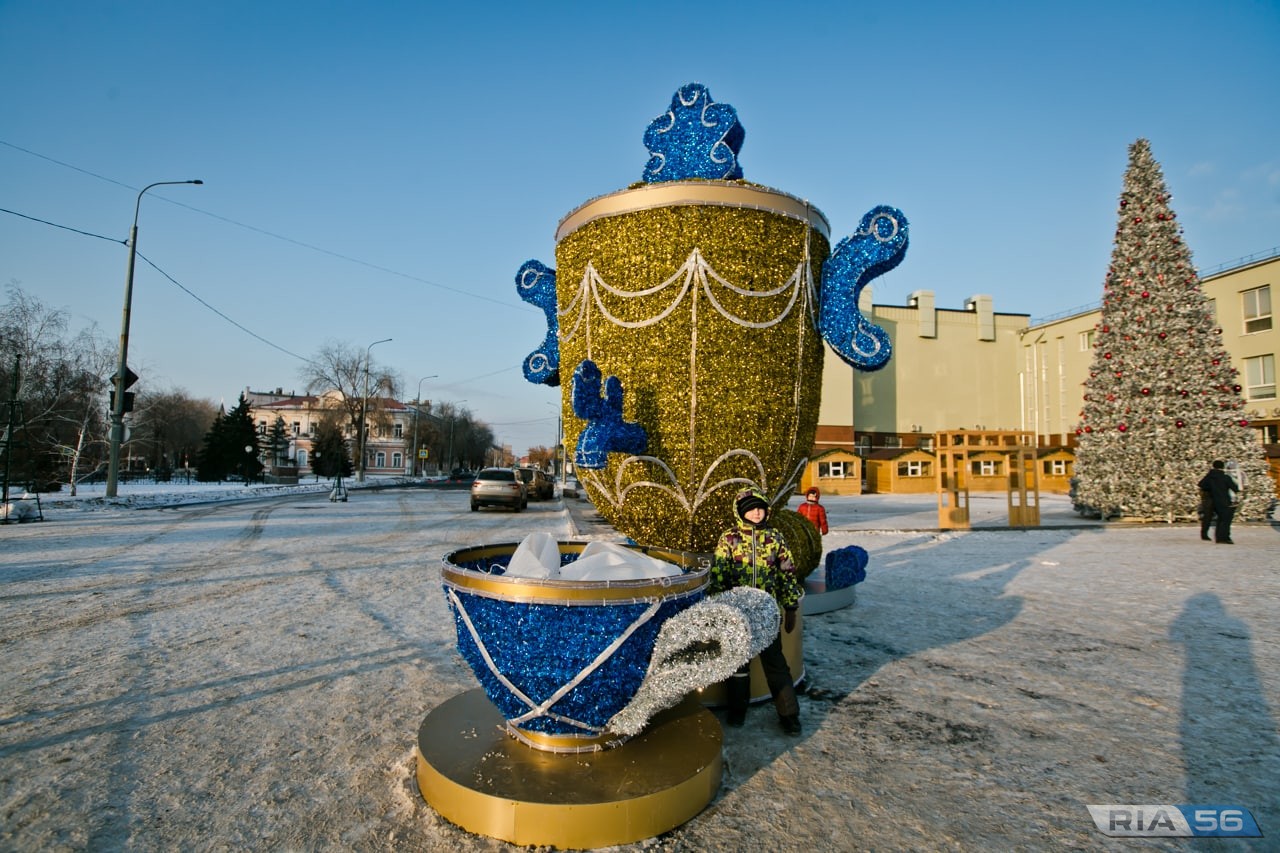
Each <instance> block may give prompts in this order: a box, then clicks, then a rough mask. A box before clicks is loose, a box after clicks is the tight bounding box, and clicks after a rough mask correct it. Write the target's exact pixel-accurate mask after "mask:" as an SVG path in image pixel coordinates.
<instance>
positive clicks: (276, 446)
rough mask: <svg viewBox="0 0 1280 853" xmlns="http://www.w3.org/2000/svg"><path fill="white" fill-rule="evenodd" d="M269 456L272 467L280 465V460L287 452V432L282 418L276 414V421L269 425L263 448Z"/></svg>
mask: <svg viewBox="0 0 1280 853" xmlns="http://www.w3.org/2000/svg"><path fill="white" fill-rule="evenodd" d="M263 449H264V450H266V451H267V453H268V454H269V455H270V456H271V464H272V466H274V467H277V468H278V467H280V465H282V464H283V462H282V460H283V459H284V458H285V455H286V454H287V453H288V452H289V434H288V432H287V430H286V429H285V426H284V418H282V417H280V416H279V415H276V421H275V423H273V424H272V425H271V431H270V432H269V433H267V441H266V445H265V447H264V448H263Z"/></svg>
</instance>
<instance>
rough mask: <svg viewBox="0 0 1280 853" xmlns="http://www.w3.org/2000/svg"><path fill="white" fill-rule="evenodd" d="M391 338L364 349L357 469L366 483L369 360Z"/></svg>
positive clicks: (357, 479)
mask: <svg viewBox="0 0 1280 853" xmlns="http://www.w3.org/2000/svg"><path fill="white" fill-rule="evenodd" d="M389 340H391V338H383V339H382V340H380V341H374V342H373V343H371V344H369V346H367V347H365V349H364V397H363V398H362V399H361V400H360V436H359V439H360V467H359V468H358V469H356V481H357V482H360V483H363V482H364V432H365V419H366V418H367V417H368V416H369V358H370V351H371V350H372V349H373V348H374V347H376V346H377V345H378V344H385V343H386V342H387V341H389Z"/></svg>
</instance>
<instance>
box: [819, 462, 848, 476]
mask: <svg viewBox="0 0 1280 853" xmlns="http://www.w3.org/2000/svg"><path fill="white" fill-rule="evenodd" d="M844 466H845V463H844V462H843V461H840V462H819V463H818V476H819V477H821V478H824V479H826V478H828V477H844V476H847V475H846V474H845V470H844Z"/></svg>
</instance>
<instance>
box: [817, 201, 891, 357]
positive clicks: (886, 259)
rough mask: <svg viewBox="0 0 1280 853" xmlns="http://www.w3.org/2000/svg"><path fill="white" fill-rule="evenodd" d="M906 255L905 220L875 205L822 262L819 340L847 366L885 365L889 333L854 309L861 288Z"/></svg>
mask: <svg viewBox="0 0 1280 853" xmlns="http://www.w3.org/2000/svg"><path fill="white" fill-rule="evenodd" d="M906 253H907V218H906V217H905V216H903V215H902V211H900V210H898V209H897V208H894V207H888V206H886V205H880V206H879V207H874V208H872V209H871V210H870V211H868V213H867V215H866V216H864V217H862V222H861V223H860V224H859V226H858V230H857V231H856V232H854V233H853V234H851V235H850V236H848V237H845V238H844V239H843V240H841V241H840V242H839V243H837V244H836V247H835V249H834V250H833V251H832V252H831V257H829V258H827V260H826V261H824V262H823V264H822V314H821V317H820V319H819V331H821V332H822V337H823V339H825V340H826V342H827V343H828V344H830V345H831V348H832V349H833V350H835V351H836V353H837V354H838V355H839V356H840V357H841V358H842V359H844V360H845V362H846V363H848V364H849V365H850V366H852V367H855V368H857V369H858V370H866V371H871V370H879V369H880V368H882V367H884V366H885V365H886V364H888V363H889V357H890V356H891V355H892V354H893V346H892V344H891V343H890V341H889V334H888V333H887V332H885V330H884V329H882V328H880V327H879V326H877V325H875V324H873V323H871V322H869V321H868V320H867V318H866V317H864V316H863V315H862V311H861V310H860V309H859V308H858V296H859V295H860V294H861V293H862V288H864V287H866V285H867V283H868V282H870V281H871V280H872V279H873V278H876V277H877V276H879V275H882V274H884V273H886V272H888V271H889V270H891V269H893V268H894V267H896V266H897V265H898V264H899V263H901V262H902V258H903V256H904V255H906Z"/></svg>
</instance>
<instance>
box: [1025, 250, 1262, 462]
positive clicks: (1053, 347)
mask: <svg viewBox="0 0 1280 853" xmlns="http://www.w3.org/2000/svg"><path fill="white" fill-rule="evenodd" d="M1201 285H1202V287H1203V288H1204V294H1205V297H1206V298H1207V299H1208V300H1209V302H1210V310H1211V311H1212V312H1213V315H1214V317H1215V318H1216V319H1217V322H1218V326H1219V328H1221V329H1222V343H1223V346H1225V347H1226V350H1227V353H1228V354H1229V355H1230V356H1231V365H1232V366H1233V367H1234V368H1235V369H1236V370H1237V372H1238V374H1239V375H1238V376H1237V377H1236V381H1237V383H1238V384H1239V385H1240V386H1241V395H1242V396H1243V397H1244V401H1245V412H1246V416H1247V417H1248V418H1249V421H1250V423H1251V424H1252V426H1253V427H1254V429H1256V430H1257V432H1258V440H1259V442H1261V443H1263V444H1276V443H1277V442H1280V398H1277V396H1276V361H1277V358H1280V329H1277V327H1276V323H1275V319H1274V316H1273V314H1272V309H1271V302H1272V298H1273V296H1274V293H1275V288H1276V286H1277V285H1280V253H1272V254H1271V255H1270V256H1268V257H1263V258H1260V259H1258V260H1253V261H1246V262H1243V263H1240V264H1239V265H1236V266H1232V267H1230V268H1228V269H1224V270H1220V271H1217V272H1214V273H1211V274H1208V275H1202V277H1201ZM1101 318H1102V309H1101V307H1094V308H1091V309H1089V310H1086V311H1081V312H1078V313H1073V314H1070V315H1068V316H1064V317H1061V318H1057V319H1053V320H1049V321H1046V322H1043V323H1039V324H1037V325H1035V326H1031V327H1029V328H1027V329H1026V330H1025V331H1024V332H1023V333H1022V335H1021V340H1020V348H1021V353H1020V355H1019V373H1018V381H1019V384H1020V386H1021V393H1022V399H1023V407H1022V417H1023V424H1022V428H1023V429H1027V430H1034V431H1035V432H1036V434H1037V436H1038V437H1039V443H1040V445H1041V446H1057V445H1074V444H1075V425H1076V422H1077V421H1078V420H1079V418H1080V411H1081V409H1082V408H1083V407H1084V383H1085V380H1087V379H1088V378H1089V367H1090V365H1091V363H1092V361H1093V334H1094V332H1093V330H1094V328H1095V327H1096V326H1097V325H1098V323H1099V321H1100V320H1101Z"/></svg>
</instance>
